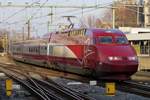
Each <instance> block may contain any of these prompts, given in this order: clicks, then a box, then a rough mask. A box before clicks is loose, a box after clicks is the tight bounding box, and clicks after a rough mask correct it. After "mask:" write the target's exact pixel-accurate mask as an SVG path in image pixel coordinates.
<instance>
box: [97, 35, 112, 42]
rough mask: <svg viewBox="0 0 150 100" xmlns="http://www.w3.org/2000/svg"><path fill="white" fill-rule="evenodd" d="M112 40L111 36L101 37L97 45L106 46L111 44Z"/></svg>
mask: <svg viewBox="0 0 150 100" xmlns="http://www.w3.org/2000/svg"><path fill="white" fill-rule="evenodd" d="M112 42H113V39H112V37H111V36H103V37H100V38H99V43H104V44H108V43H112Z"/></svg>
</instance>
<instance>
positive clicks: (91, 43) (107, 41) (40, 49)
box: [11, 29, 138, 80]
mask: <svg viewBox="0 0 150 100" xmlns="http://www.w3.org/2000/svg"><path fill="white" fill-rule="evenodd" d="M42 41H46V42H42ZM42 41H38V40H37V41H35V40H34V41H24V42H18V43H13V44H12V46H11V55H12V57H13V58H14V59H15V60H18V61H22V62H26V63H31V64H36V65H40V66H43V67H48V68H52V69H57V70H63V71H66V72H72V73H77V74H82V75H90V76H92V75H93V76H95V77H96V78H99V79H114V80H127V79H130V76H131V75H132V74H134V73H135V72H136V71H137V68H138V59H137V56H136V52H135V50H134V49H133V47H132V46H131V45H130V44H129V42H128V40H127V38H126V36H125V35H124V34H123V33H122V32H121V31H119V30H116V29H72V30H67V31H63V32H52V33H49V34H46V35H44V36H43V40H42Z"/></svg>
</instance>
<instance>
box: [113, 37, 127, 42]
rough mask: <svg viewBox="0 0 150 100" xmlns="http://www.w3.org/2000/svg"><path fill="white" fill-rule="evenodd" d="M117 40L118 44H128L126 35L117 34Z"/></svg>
mask: <svg viewBox="0 0 150 100" xmlns="http://www.w3.org/2000/svg"><path fill="white" fill-rule="evenodd" d="M115 42H116V43H117V44H128V40H127V38H126V37H124V36H117V37H116V38H115Z"/></svg>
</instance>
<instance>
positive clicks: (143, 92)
mask: <svg viewBox="0 0 150 100" xmlns="http://www.w3.org/2000/svg"><path fill="white" fill-rule="evenodd" d="M117 88H118V89H119V90H121V91H125V92H129V93H133V94H137V95H140V96H144V97H150V85H145V84H140V83H138V82H134V81H132V80H131V81H123V82H121V83H118V86H117Z"/></svg>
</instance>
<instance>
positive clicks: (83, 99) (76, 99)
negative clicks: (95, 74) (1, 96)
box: [0, 63, 94, 100]
mask: <svg viewBox="0 0 150 100" xmlns="http://www.w3.org/2000/svg"><path fill="white" fill-rule="evenodd" d="M0 65H1V66H3V67H5V69H8V70H11V71H13V72H14V71H15V72H16V73H19V74H21V75H23V76H25V77H27V79H28V82H29V83H30V84H32V86H30V87H32V90H33V87H34V89H35V90H36V91H38V92H40V93H41V94H42V96H43V98H44V99H43V100H50V99H48V97H50V98H53V99H54V100H63V99H61V98H60V97H58V96H57V95H55V94H53V92H50V91H49V90H50V89H46V88H49V87H51V88H53V89H54V90H56V89H57V91H58V92H59V93H62V94H63V95H66V96H67V98H69V100H70V99H73V100H94V99H91V98H89V97H88V96H83V95H84V94H80V93H78V92H76V91H73V90H71V89H68V88H67V87H64V86H60V85H58V84H52V83H50V82H49V81H45V80H37V79H33V78H31V77H30V76H29V75H28V74H25V73H27V71H25V70H22V69H20V68H16V69H17V70H19V71H21V72H18V71H16V70H15V69H10V68H11V67H10V66H12V67H13V68H14V67H18V66H15V65H8V64H2V63H0ZM7 66H8V67H7ZM22 72H24V73H22ZM33 72H34V71H33ZM11 76H12V75H11ZM18 80H19V79H18ZM37 81H38V82H37ZM39 82H40V84H39ZM21 83H22V82H21ZM53 83H54V82H53ZM43 84H44V85H43ZM33 85H34V86H33ZM45 85H46V87H45ZM54 90H53V91H54ZM45 98H46V99H45Z"/></svg>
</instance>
